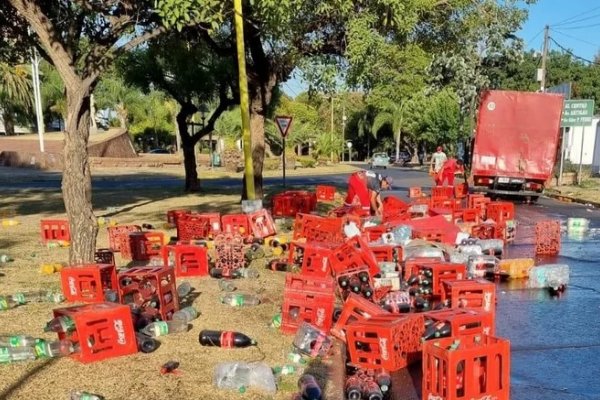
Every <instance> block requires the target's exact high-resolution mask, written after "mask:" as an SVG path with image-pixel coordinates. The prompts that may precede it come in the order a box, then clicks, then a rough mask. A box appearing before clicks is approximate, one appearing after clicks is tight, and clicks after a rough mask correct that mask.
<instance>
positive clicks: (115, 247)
mask: <svg viewBox="0 0 600 400" xmlns="http://www.w3.org/2000/svg"><path fill="white" fill-rule="evenodd" d="M106 229H107V230H108V247H109V248H110V249H111V250H112V251H121V246H123V245H126V246H127V247H129V234H130V233H132V232H141V231H142V227H141V226H138V225H117V226H109V227H108V228H106ZM126 251H128V252H129V254H130V253H131V250H129V249H126Z"/></svg>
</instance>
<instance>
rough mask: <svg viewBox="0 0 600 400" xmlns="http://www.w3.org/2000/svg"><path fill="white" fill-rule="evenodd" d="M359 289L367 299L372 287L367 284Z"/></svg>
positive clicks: (371, 293)
mask: <svg viewBox="0 0 600 400" xmlns="http://www.w3.org/2000/svg"><path fill="white" fill-rule="evenodd" d="M360 291H361V293H362V294H363V296H365V297H366V298H367V299H370V298H371V297H372V296H373V289H372V288H371V286H369V285H362V287H361V289H360Z"/></svg>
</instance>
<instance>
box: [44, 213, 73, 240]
mask: <svg viewBox="0 0 600 400" xmlns="http://www.w3.org/2000/svg"><path fill="white" fill-rule="evenodd" d="M40 228H41V235H42V243H47V242H49V241H53V240H63V241H65V242H70V241H71V230H70V228H69V221H68V220H66V219H43V220H41V221H40Z"/></svg>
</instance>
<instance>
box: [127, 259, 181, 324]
mask: <svg viewBox="0 0 600 400" xmlns="http://www.w3.org/2000/svg"><path fill="white" fill-rule="evenodd" d="M118 278H119V295H120V297H121V302H122V303H123V304H134V305H135V306H136V307H139V308H141V309H142V315H145V316H148V317H151V318H156V317H159V318H160V319H162V320H163V321H167V320H170V319H171V318H172V317H173V313H175V311H177V310H179V298H178V296H177V287H176V285H177V283H176V279H175V270H174V269H173V268H170V267H167V266H163V267H135V268H131V269H128V270H126V271H124V272H121V273H120V274H119V275H118Z"/></svg>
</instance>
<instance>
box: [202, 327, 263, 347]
mask: <svg viewBox="0 0 600 400" xmlns="http://www.w3.org/2000/svg"><path fill="white" fill-rule="evenodd" d="M198 341H199V342H200V344H201V345H202V346H215V347H223V348H233V347H249V346H255V345H256V341H254V340H253V339H250V338H249V337H248V336H246V335H244V334H243V333H240V332H232V331H212V330H206V329H205V330H203V331H201V332H200V335H199V336H198Z"/></svg>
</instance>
